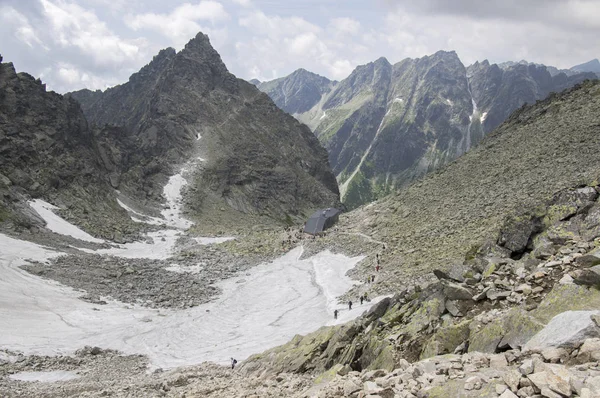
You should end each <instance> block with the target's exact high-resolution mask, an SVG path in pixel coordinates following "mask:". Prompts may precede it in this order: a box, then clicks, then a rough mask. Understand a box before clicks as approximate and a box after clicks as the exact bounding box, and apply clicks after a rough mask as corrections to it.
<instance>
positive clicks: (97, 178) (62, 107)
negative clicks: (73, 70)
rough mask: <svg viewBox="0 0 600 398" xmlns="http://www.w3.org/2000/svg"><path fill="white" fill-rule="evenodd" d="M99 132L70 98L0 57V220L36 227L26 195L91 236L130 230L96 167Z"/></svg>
mask: <svg viewBox="0 0 600 398" xmlns="http://www.w3.org/2000/svg"><path fill="white" fill-rule="evenodd" d="M1 61H2V58H1V57H0V62H1ZM99 134H100V131H95V130H92V129H91V128H89V126H88V123H87V121H86V119H85V117H84V115H83V113H82V112H81V109H80V108H79V105H78V104H77V103H76V102H75V101H73V100H69V99H67V98H65V97H63V96H61V95H58V94H56V93H54V92H47V91H46V87H45V85H44V84H42V82H41V81H40V80H39V79H38V80H36V79H34V78H33V77H32V76H30V75H28V74H26V73H16V71H15V69H14V67H13V65H12V63H0V223H4V224H3V225H4V226H5V227H7V228H9V229H11V230H17V231H19V230H23V229H29V228H30V227H32V226H34V225H38V226H41V225H42V224H43V223H42V221H41V219H39V217H37V215H36V214H35V213H34V212H33V211H32V210H31V209H30V208H29V206H27V205H26V204H25V201H26V200H28V199H31V198H44V199H46V200H49V201H51V202H53V203H55V204H57V205H60V206H61V208H62V209H63V212H64V215H65V217H67V218H69V219H71V220H76V222H77V224H79V225H82V226H86V227H88V229H89V230H90V231H91V232H92V233H93V234H95V235H98V236H103V237H105V238H109V239H111V238H113V237H114V234H115V232H119V233H121V232H128V231H129V232H133V231H134V230H135V228H132V227H131V226H130V225H129V224H130V222H129V221H128V219H129V218H128V217H127V214H126V213H125V211H123V210H122V209H120V208H119V206H118V205H117V203H116V201H115V199H114V192H113V190H112V189H111V188H110V185H109V179H108V177H107V175H106V173H105V170H104V168H103V167H102V162H101V160H100V154H99V151H98V145H99V144H98V139H97V135H99ZM108 215H110V216H108ZM122 228H125V230H122Z"/></svg>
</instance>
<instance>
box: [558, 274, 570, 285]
mask: <svg viewBox="0 0 600 398" xmlns="http://www.w3.org/2000/svg"><path fill="white" fill-rule="evenodd" d="M558 283H560V284H561V285H570V284H573V283H574V281H573V278H572V277H571V275H569V274H565V275H564V276H563V277H562V278H561V279H560V280H559V281H558Z"/></svg>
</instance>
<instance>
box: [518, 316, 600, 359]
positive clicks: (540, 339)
mask: <svg viewBox="0 0 600 398" xmlns="http://www.w3.org/2000/svg"><path fill="white" fill-rule="evenodd" d="M594 315H600V311H566V312H563V313H561V314H559V315H557V316H555V317H554V318H552V320H551V321H550V322H549V323H548V325H546V327H545V328H543V329H542V330H540V331H539V332H538V333H537V334H536V335H535V336H533V337H532V338H531V340H529V341H528V342H527V344H525V346H524V347H523V349H524V350H525V351H532V352H541V351H543V350H544V349H547V348H558V347H560V348H569V349H574V348H577V347H579V346H580V345H581V344H582V343H583V342H584V341H585V340H586V339H589V338H594V337H600V327H598V325H597V324H596V322H595V321H594V320H593V319H592V316H594Z"/></svg>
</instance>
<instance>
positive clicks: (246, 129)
mask: <svg viewBox="0 0 600 398" xmlns="http://www.w3.org/2000/svg"><path fill="white" fill-rule="evenodd" d="M70 96H72V97H73V98H75V99H76V100H78V101H80V103H81V104H82V108H83V110H84V112H85V114H86V116H87V118H88V120H89V121H90V123H92V124H94V125H97V126H105V125H108V126H117V127H119V128H122V129H124V130H125V131H126V133H125V134H122V135H121V136H117V135H114V136H113V138H112V141H111V145H109V146H107V147H106V150H107V153H106V156H105V157H104V158H105V159H108V160H109V163H112V166H111V167H112V168H113V169H115V170H116V171H118V173H119V189H121V190H123V191H124V192H126V193H128V194H129V195H131V196H135V197H138V198H139V199H143V200H146V199H150V200H153V201H159V200H160V195H161V193H162V191H161V189H160V187H162V186H163V185H164V184H165V183H166V180H167V177H168V176H169V175H172V174H174V173H175V172H177V171H178V170H179V168H180V167H182V166H184V165H186V164H187V167H188V169H190V171H191V172H192V174H194V177H193V181H190V182H191V186H190V189H188V193H187V195H186V196H185V197H186V204H187V205H188V209H189V210H192V212H193V214H192V215H193V216H195V217H202V218H204V219H206V218H207V217H208V218H211V219H214V220H216V221H215V222H216V223H218V222H219V221H218V220H219V219H220V218H221V217H220V216H221V215H224V214H225V213H226V212H223V211H222V210H220V209H223V210H224V208H225V207H228V208H232V209H234V210H237V211H238V212H239V213H240V214H241V215H243V214H254V215H263V216H267V217H270V218H273V219H277V220H280V221H283V220H286V219H289V218H290V217H292V218H294V217H303V216H304V215H305V214H308V213H310V211H312V210H314V209H315V208H319V207H323V206H332V205H335V204H336V203H337V202H338V200H339V196H338V188H337V184H336V181H335V177H334V176H333V174H332V173H331V169H330V168H329V164H328V160H327V153H326V151H325V149H324V148H323V147H322V146H321V145H320V144H319V142H318V140H317V139H316V138H315V137H314V135H313V134H312V133H311V132H310V130H309V129H308V128H306V127H305V126H303V125H301V124H300V123H298V121H296V120H295V119H294V118H292V117H291V116H289V115H287V114H285V113H284V112H282V111H280V110H279V109H278V108H277V107H276V106H275V104H273V102H272V101H271V100H270V99H269V97H268V96H267V95H265V94H263V93H261V92H260V91H259V90H258V89H257V88H256V87H255V86H253V85H252V84H250V83H248V82H246V81H244V80H241V79H237V78H236V77H235V76H233V75H232V74H231V73H229V72H228V71H227V68H226V67H225V65H224V64H223V62H222V61H221V58H220V56H219V54H218V53H217V52H216V51H215V50H214V49H213V48H212V47H211V45H210V43H209V40H208V37H207V36H205V35H203V34H201V33H200V34H198V35H197V36H196V37H195V38H194V39H192V40H191V41H190V42H189V43H188V44H187V45H186V46H185V48H184V49H183V50H182V51H180V52H179V53H176V52H175V50H173V49H166V50H162V51H161V52H160V53H159V54H158V55H157V56H155V57H154V59H153V60H152V62H150V63H149V64H148V65H146V66H145V67H143V68H142V69H141V70H140V71H139V72H138V73H135V74H133V75H132V76H131V77H130V79H129V81H128V82H127V83H125V84H122V85H119V86H116V87H113V88H110V89H108V90H106V91H105V92H101V93H99V92H93V93H92V92H90V91H88V90H82V91H78V92H74V93H70Z"/></svg>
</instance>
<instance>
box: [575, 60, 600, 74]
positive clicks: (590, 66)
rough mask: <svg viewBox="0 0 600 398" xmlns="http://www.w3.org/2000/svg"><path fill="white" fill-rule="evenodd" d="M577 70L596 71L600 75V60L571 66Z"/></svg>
mask: <svg viewBox="0 0 600 398" xmlns="http://www.w3.org/2000/svg"><path fill="white" fill-rule="evenodd" d="M571 70H572V71H575V72H594V73H596V74H598V76H600V61H598V59H597V58H596V59H593V60H591V61H589V62H586V63H584V64H581V65H575V66H573V67H572V68H571Z"/></svg>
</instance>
